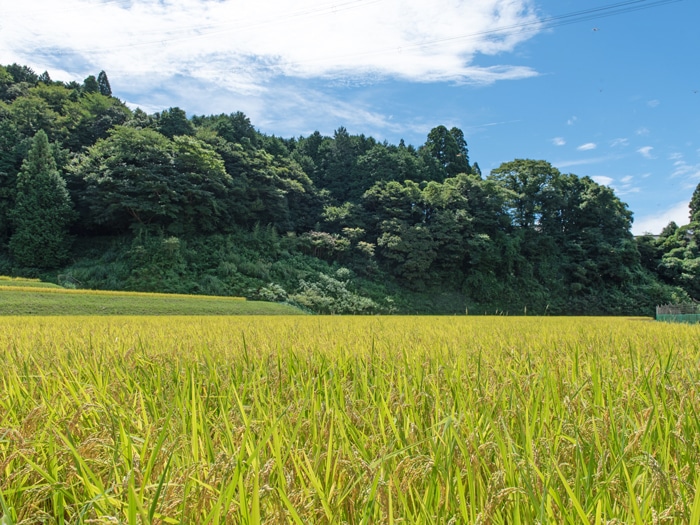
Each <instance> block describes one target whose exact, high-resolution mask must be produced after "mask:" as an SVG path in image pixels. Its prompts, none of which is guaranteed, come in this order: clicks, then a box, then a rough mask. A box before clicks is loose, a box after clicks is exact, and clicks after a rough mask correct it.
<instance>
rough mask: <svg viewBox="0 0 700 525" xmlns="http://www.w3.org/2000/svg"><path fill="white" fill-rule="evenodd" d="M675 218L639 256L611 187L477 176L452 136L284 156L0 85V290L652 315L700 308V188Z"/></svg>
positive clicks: (551, 177) (361, 142) (360, 309)
mask: <svg viewBox="0 0 700 525" xmlns="http://www.w3.org/2000/svg"><path fill="white" fill-rule="evenodd" d="M689 211H690V215H689V219H690V220H689V223H688V224H687V225H683V226H678V225H676V224H674V223H671V224H669V225H668V226H667V227H666V228H665V229H664V231H663V232H662V234H661V235H660V236H656V237H655V236H650V235H647V236H643V237H639V238H636V239H635V238H634V236H633V235H632V234H631V231H630V228H631V224H632V213H631V212H630V210H629V209H628V207H627V205H626V204H625V203H623V202H621V201H620V199H619V198H618V197H617V196H615V194H614V192H613V191H612V190H611V189H610V188H608V187H605V186H601V185H599V184H597V183H596V182H595V181H593V180H592V179H591V178H589V177H580V176H577V175H574V174H565V173H560V172H559V171H558V170H557V169H556V168H554V167H553V166H552V165H551V164H549V163H548V162H546V161H544V160H527V159H516V160H513V161H510V162H506V163H504V164H502V165H501V166H500V167H498V168H497V169H494V170H493V171H491V173H489V174H482V173H481V170H480V169H479V166H478V164H477V163H476V162H472V161H471V160H470V158H469V151H468V148H467V141H466V139H465V137H464V134H463V133H462V131H461V130H459V129H457V128H452V129H447V128H446V127H445V126H436V127H435V128H433V129H432V130H431V131H430V133H429V134H428V136H427V138H426V141H425V143H424V144H422V145H420V146H419V147H414V146H411V145H406V144H404V142H403V141H401V142H400V143H399V144H398V145H393V144H389V143H387V142H379V141H377V140H375V139H373V138H371V137H366V136H364V135H351V134H349V133H348V131H347V130H346V129H345V128H343V127H339V128H338V129H337V130H336V131H335V133H334V134H333V136H332V137H330V136H323V135H321V134H320V133H318V132H316V133H313V134H312V135H310V136H307V137H303V136H299V137H293V138H281V137H276V136H274V135H273V136H270V135H266V134H263V133H260V132H259V131H257V130H256V129H255V127H254V125H253V124H252V123H251V122H250V120H249V119H248V118H247V117H246V116H245V115H244V114H243V113H241V112H235V113H231V114H222V115H210V116H192V117H191V118H188V116H187V114H186V113H185V111H184V110H182V109H180V108H177V107H174V108H170V109H168V110H165V111H162V112H160V113H155V114H152V115H149V114H146V113H145V112H144V111H142V110H140V109H136V110H135V111H132V110H130V109H129V108H128V107H127V106H126V105H125V104H124V103H123V102H122V101H120V100H119V99H117V98H115V97H113V96H112V92H111V88H110V84H109V80H108V78H107V75H106V74H105V73H104V72H100V74H99V75H98V76H97V77H95V76H89V77H88V78H86V79H85V80H84V81H83V82H82V83H80V82H69V83H64V82H56V81H52V80H51V78H50V76H49V74H48V73H46V72H45V73H43V74H40V75H39V74H36V73H35V72H34V71H33V70H32V69H31V68H29V67H27V66H22V65H18V64H12V65H8V66H4V67H3V66H0V274H11V275H17V276H29V277H42V278H44V279H48V280H51V281H54V282H58V283H59V284H62V285H64V286H70V287H79V288H94V289H113V290H142V291H161V292H179V293H194V294H214V295H238V296H245V297H248V298H251V299H262V300H269V301H286V302H289V303H291V304H295V305H297V306H300V307H302V308H305V309H307V310H309V311H312V312H319V313H462V314H463V313H464V312H465V311H466V312H468V313H470V314H472V313H474V314H483V313H489V314H493V313H503V314H510V315H522V314H646V315H648V314H651V313H653V307H654V306H655V305H656V304H661V303H667V302H678V301H690V300H691V299H700V251H699V250H698V244H699V243H700V227H699V223H700V186H699V187H698V189H697V190H696V191H695V193H694V195H693V198H692V201H691V202H690V203H689Z"/></svg>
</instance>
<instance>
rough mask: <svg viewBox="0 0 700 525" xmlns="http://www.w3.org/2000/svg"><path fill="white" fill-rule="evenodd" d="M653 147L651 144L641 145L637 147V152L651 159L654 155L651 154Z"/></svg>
mask: <svg viewBox="0 0 700 525" xmlns="http://www.w3.org/2000/svg"><path fill="white" fill-rule="evenodd" d="M653 149H654V147H653V146H642V147H641V148H638V149H637V153H639V154H640V155H641V156H642V157H644V158H645V159H653V158H654V157H653V156H652V155H651V150H653Z"/></svg>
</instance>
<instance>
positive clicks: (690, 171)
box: [669, 153, 700, 185]
mask: <svg viewBox="0 0 700 525" xmlns="http://www.w3.org/2000/svg"><path fill="white" fill-rule="evenodd" d="M669 158H670V160H672V161H673V172H672V173H671V177H674V178H676V177H683V178H684V179H686V180H687V181H688V182H689V183H691V185H695V184H697V180H698V179H700V163H698V164H691V163H689V162H687V161H686V160H685V159H684V158H683V155H682V154H681V153H673V154H671V155H670V157H669Z"/></svg>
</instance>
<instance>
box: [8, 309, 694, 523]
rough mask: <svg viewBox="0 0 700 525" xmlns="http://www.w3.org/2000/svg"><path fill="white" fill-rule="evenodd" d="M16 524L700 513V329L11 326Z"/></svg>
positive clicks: (620, 325)
mask: <svg viewBox="0 0 700 525" xmlns="http://www.w3.org/2000/svg"><path fill="white" fill-rule="evenodd" d="M0 352H1V353H2V356H3V364H4V366H3V367H1V368H0V523H3V525H6V524H19V523H23V524H28V523H56V524H64V523H66V524H67V523H128V524H136V523H149V524H150V523H154V524H177V523H201V524H218V523H250V524H253V523H294V524H307V523H329V524H330V523H351V524H355V523H357V524H360V523H387V524H391V523H397V524H398V523H479V524H499V523H503V524H505V523H508V524H517V523H522V524H529V523H542V524H544V523H570V524H579V523H590V524H596V525H597V524H613V523H633V524H642V523H644V524H646V523H674V524H675V523H688V524H693V525H696V524H698V523H700V490H698V489H700V472H699V469H700V418H699V417H698V413H700V396H699V395H698V393H697V392H698V390H699V388H698V387H699V386H700V385H699V382H700V367H699V365H700V357H699V356H700V327H698V326H680V325H668V324H657V323H654V322H645V321H643V320H639V319H607V318H605V319H604V318H566V319H564V318H505V317H497V318H488V317H483V318H473V317H471V318H470V317H153V318H146V317H31V318H28V317H5V318H0Z"/></svg>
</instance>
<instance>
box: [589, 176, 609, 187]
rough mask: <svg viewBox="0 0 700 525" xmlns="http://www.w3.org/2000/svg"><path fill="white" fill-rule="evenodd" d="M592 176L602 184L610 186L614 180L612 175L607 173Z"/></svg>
mask: <svg viewBox="0 0 700 525" xmlns="http://www.w3.org/2000/svg"><path fill="white" fill-rule="evenodd" d="M591 178H592V179H593V180H594V181H596V182H597V183H598V184H600V185H601V186H610V185H611V184H612V183H613V180H614V179H612V178H611V177H606V176H605V175H594V176H593V177H591Z"/></svg>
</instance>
